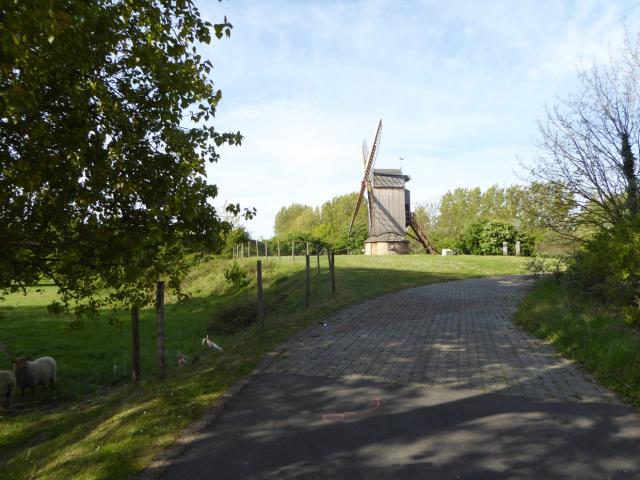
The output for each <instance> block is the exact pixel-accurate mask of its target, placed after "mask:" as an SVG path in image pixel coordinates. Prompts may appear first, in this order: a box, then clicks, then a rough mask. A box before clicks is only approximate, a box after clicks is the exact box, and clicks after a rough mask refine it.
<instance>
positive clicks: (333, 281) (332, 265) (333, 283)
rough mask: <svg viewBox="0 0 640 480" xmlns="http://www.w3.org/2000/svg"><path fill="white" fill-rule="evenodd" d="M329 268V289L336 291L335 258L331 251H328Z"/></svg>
mask: <svg viewBox="0 0 640 480" xmlns="http://www.w3.org/2000/svg"><path fill="white" fill-rule="evenodd" d="M329 269H330V273H331V291H332V292H333V293H336V259H335V255H334V253H333V251H331V250H330V251H329Z"/></svg>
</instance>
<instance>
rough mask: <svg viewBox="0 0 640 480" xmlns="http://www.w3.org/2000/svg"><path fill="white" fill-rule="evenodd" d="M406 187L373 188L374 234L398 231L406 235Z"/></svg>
mask: <svg viewBox="0 0 640 480" xmlns="http://www.w3.org/2000/svg"><path fill="white" fill-rule="evenodd" d="M405 200H406V198H405V189H404V188H375V187H374V189H373V209H372V210H373V212H372V213H373V219H372V220H373V222H372V223H373V225H372V229H371V231H370V232H369V234H370V235H372V236H378V235H382V234H383V233H396V234H398V235H401V236H404V232H405V229H406V226H407V224H406V207H405Z"/></svg>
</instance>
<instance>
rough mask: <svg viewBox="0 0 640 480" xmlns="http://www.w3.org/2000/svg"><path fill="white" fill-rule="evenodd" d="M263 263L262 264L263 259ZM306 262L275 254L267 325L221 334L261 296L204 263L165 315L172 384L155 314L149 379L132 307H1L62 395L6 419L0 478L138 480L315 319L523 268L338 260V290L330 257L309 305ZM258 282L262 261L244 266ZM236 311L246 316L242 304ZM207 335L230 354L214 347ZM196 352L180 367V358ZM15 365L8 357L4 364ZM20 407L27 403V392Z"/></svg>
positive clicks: (12, 335)
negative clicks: (137, 361) (98, 314)
mask: <svg viewBox="0 0 640 480" xmlns="http://www.w3.org/2000/svg"><path fill="white" fill-rule="evenodd" d="M263 260H264V259H263ZM303 261H304V260H303V259H300V258H298V259H297V260H296V261H295V262H292V260H291V259H290V258H282V259H281V260H280V261H278V259H275V258H274V259H270V261H269V262H268V263H267V264H265V266H264V272H263V275H264V282H265V298H266V307H267V320H266V322H265V326H264V327H263V328H258V327H257V326H255V325H252V326H250V327H248V328H245V329H242V330H240V331H238V332H237V333H235V334H231V335H230V334H228V332H227V334H226V335H224V334H222V333H220V331H216V328H218V326H219V325H220V324H221V321H222V322H223V323H224V321H226V320H228V319H225V318H224V315H225V312H229V311H234V307H237V306H239V305H245V304H250V303H251V302H254V301H255V300H254V299H255V288H256V287H255V282H254V281H252V282H251V283H250V284H249V285H248V286H246V287H244V288H241V289H236V290H232V289H229V288H228V286H227V284H226V282H225V280H224V278H223V275H222V272H223V270H224V268H226V267H228V266H229V262H228V261H226V260H219V259H214V260H212V261H210V262H208V263H206V264H203V265H200V266H199V267H197V268H196V269H194V271H193V272H192V273H191V275H190V276H189V278H187V280H186V282H185V283H186V288H187V290H188V291H190V292H191V294H192V296H191V298H190V299H188V300H187V301H184V302H179V303H176V302H175V301H173V300H172V299H168V301H167V308H166V322H167V325H166V335H167V339H166V348H167V355H168V360H169V362H170V365H171V368H170V371H169V376H168V378H167V379H166V380H163V381H160V380H158V379H156V378H155V377H154V371H155V350H154V348H155V347H154V341H155V323H154V312H153V310H152V309H145V310H143V311H142V312H141V349H142V367H143V368H142V372H143V379H144V380H143V381H142V383H141V384H140V385H138V386H135V385H131V384H130V383H129V378H130V373H129V372H130V370H131V366H130V342H131V337H130V327H129V323H128V322H129V320H128V316H127V314H126V312H107V311H105V312H104V315H103V317H102V318H101V319H100V320H97V321H89V322H87V323H86V324H85V326H84V328H83V329H82V330H80V331H71V332H69V331H68V330H67V329H66V326H67V325H68V321H67V320H65V319H64V318H61V317H59V316H52V315H50V314H49V313H48V312H47V310H46V308H45V307H46V304H47V303H49V302H50V301H51V300H52V299H53V298H55V290H54V289H53V287H46V286H45V287H44V288H43V290H44V292H43V293H39V294H38V293H35V291H32V292H29V294H28V295H27V296H18V295H15V296H10V297H7V299H6V300H5V301H4V302H3V303H2V304H0V342H2V343H3V344H4V345H6V346H7V347H8V348H9V350H10V351H11V352H12V353H13V354H14V355H19V354H33V355H35V356H38V355H52V356H54V357H55V358H56V359H57V361H58V365H59V373H60V377H59V386H58V389H57V393H56V398H55V399H53V398H52V397H51V396H50V395H49V394H43V393H40V394H39V396H38V398H37V402H36V403H33V404H29V403H28V402H25V404H23V405H22V406H21V407H20V409H19V410H18V411H16V412H14V413H12V414H4V415H3V416H1V417H0V424H1V428H0V478H11V479H17V480H18V479H27V478H47V479H53V480H55V479H68V478H74V479H119V478H131V477H132V476H134V475H135V474H136V473H137V472H139V471H140V470H141V469H142V468H144V466H145V465H147V464H148V463H149V462H150V460H151V459H152V458H153V456H154V455H155V454H156V453H157V452H159V451H160V450H162V449H164V448H166V447H167V446H168V445H170V444H171V443H172V442H173V441H174V440H175V438H176V435H177V433H178V432H179V431H180V430H181V429H182V428H184V427H185V426H186V425H187V424H189V423H190V422H192V421H193V420H195V419H196V418H198V417H199V416H200V415H201V414H202V413H203V411H204V410H205V409H206V408H207V407H210V406H211V405H212V404H213V403H214V402H215V401H216V399H217V398H218V397H219V396H220V395H222V394H223V393H224V392H225V390H226V389H227V388H229V386H230V385H232V384H233V383H234V382H235V381H236V380H238V379H239V378H241V377H242V376H244V375H246V374H248V373H249V372H250V371H251V370H252V369H253V368H254V366H255V365H256V364H257V362H258V361H259V359H260V358H261V356H262V355H263V354H264V353H265V352H268V351H269V350H271V349H273V348H274V347H275V346H276V345H277V344H278V343H280V342H282V341H283V340H284V339H285V338H287V337H288V336H290V335H291V334H292V333H294V332H296V331H297V330H299V329H301V328H303V327H305V326H306V325H309V324H310V323H311V322H314V321H317V320H319V319H320V318H322V317H324V316H326V315H328V314H331V313H332V312H335V311H337V310H339V309H340V308H342V307H344V306H346V305H348V304H351V303H354V302H358V301H362V300H365V299H367V298H372V297H375V296H377V295H380V294H384V293H388V292H392V291H396V290H400V289H404V288H409V287H413V286H417V285H424V284H428V283H433V282H441V281H448V280H459V279H465V278H472V277H480V276H489V275H506V274H513V273H520V272H521V268H522V264H523V261H522V259H520V258H514V257H470V256H460V257H430V256H403V257H364V256H340V257H336V283H337V292H336V293H335V294H333V293H332V292H331V291H330V287H329V285H330V283H329V276H328V271H327V265H326V258H322V260H321V262H322V264H321V271H320V273H317V272H316V263H315V259H314V261H313V262H312V267H313V270H312V284H311V292H312V295H311V305H310V308H308V309H304V271H303ZM241 265H242V266H243V268H245V269H247V271H249V273H250V275H253V272H254V271H255V259H247V260H244V261H242V262H241ZM236 310H237V309H236ZM205 333H209V334H210V335H211V336H212V338H213V339H214V340H215V341H216V342H217V343H219V344H221V345H222V346H223V347H224V352H223V353H222V354H218V353H215V352H211V351H208V350H205V349H204V347H202V345H201V343H200V339H201V338H202V337H203V336H204V334H205ZM178 351H180V352H183V353H185V354H186V355H187V356H188V357H189V360H190V362H189V364H188V366H187V367H186V368H183V369H179V368H178V367H177V362H176V355H177V352H178ZM2 368H10V363H9V361H8V360H7V359H4V358H2V359H0V369H2ZM18 400H20V398H19V397H18Z"/></svg>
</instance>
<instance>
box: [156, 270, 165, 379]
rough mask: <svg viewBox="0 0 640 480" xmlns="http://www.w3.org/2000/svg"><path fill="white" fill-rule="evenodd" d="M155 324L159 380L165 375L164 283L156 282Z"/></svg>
mask: <svg viewBox="0 0 640 480" xmlns="http://www.w3.org/2000/svg"><path fill="white" fill-rule="evenodd" d="M156 324H157V327H158V367H159V369H160V378H164V376H165V374H166V359H165V354H164V282H158V285H157V290H156Z"/></svg>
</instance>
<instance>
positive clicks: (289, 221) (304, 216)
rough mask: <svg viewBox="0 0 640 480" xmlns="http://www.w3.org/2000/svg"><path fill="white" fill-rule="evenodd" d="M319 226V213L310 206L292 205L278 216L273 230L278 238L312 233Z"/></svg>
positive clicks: (280, 211)
mask: <svg viewBox="0 0 640 480" xmlns="http://www.w3.org/2000/svg"><path fill="white" fill-rule="evenodd" d="M317 224H318V213H317V212H316V211H315V210H314V209H313V207H310V206H308V205H301V204H299V203H292V204H291V205H289V206H288V207H282V208H281V209H280V210H279V211H278V213H277V214H276V220H275V225H274V227H273V230H274V232H275V234H276V236H278V237H285V236H287V235H290V234H298V233H310V232H311V231H312V230H313V228H314V227H315V226H316V225H317Z"/></svg>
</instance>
